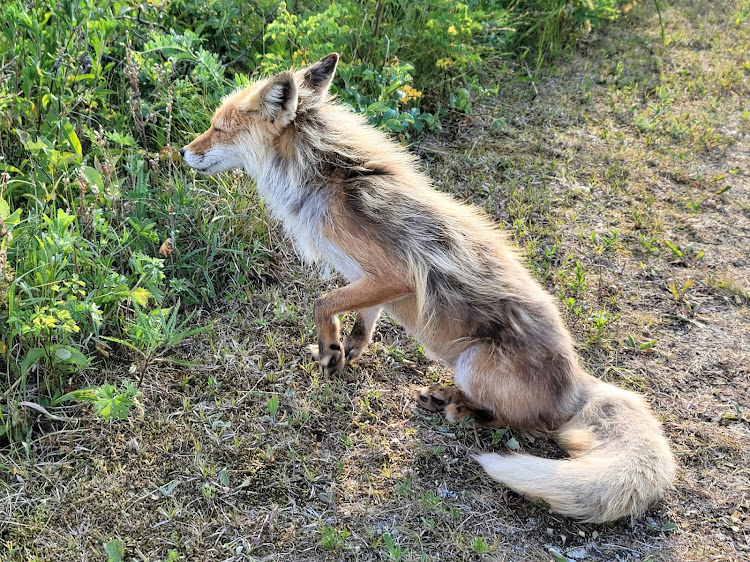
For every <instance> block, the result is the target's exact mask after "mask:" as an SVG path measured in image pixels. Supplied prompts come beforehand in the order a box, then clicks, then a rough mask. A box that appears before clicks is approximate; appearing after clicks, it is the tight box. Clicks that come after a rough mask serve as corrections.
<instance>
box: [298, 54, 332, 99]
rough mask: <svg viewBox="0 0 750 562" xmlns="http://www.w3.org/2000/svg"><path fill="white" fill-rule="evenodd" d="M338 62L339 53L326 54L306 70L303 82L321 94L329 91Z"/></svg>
mask: <svg viewBox="0 0 750 562" xmlns="http://www.w3.org/2000/svg"><path fill="white" fill-rule="evenodd" d="M338 63H339V54H338V53H331V54H330V55H326V56H324V57H323V58H322V59H320V60H319V61H318V62H316V63H315V64H312V65H310V66H309V67H308V68H307V70H305V74H304V76H303V84H304V85H305V86H307V87H308V88H311V89H312V90H314V91H315V92H316V93H318V94H320V95H323V94H325V93H327V92H328V88H329V87H330V85H331V80H333V73H334V72H335V71H336V65H337V64H338Z"/></svg>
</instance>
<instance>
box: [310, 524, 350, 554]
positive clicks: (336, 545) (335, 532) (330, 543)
mask: <svg viewBox="0 0 750 562" xmlns="http://www.w3.org/2000/svg"><path fill="white" fill-rule="evenodd" d="M318 532H319V533H320V544H321V545H323V548H325V549H326V550H331V551H336V550H341V549H343V548H344V547H345V546H346V539H347V538H349V536H350V535H351V533H350V532H349V531H348V530H346V529H341V530H339V529H337V528H336V527H335V526H333V525H326V524H325V523H321V525H320V527H318Z"/></svg>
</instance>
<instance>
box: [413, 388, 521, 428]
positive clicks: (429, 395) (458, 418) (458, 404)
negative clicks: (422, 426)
mask: <svg viewBox="0 0 750 562" xmlns="http://www.w3.org/2000/svg"><path fill="white" fill-rule="evenodd" d="M414 397H415V399H416V401H417V404H418V405H419V406H420V407H421V408H424V409H425V410H429V411H431V412H442V413H443V414H445V417H446V419H447V420H448V421H449V422H452V423H455V422H462V421H465V420H468V421H469V422H471V423H474V424H476V425H482V426H486V427H497V428H502V427H505V426H506V425H507V424H506V423H505V421H504V420H502V419H500V418H498V417H497V416H495V415H494V414H493V413H492V412H490V411H489V410H487V409H485V408H482V407H481V406H480V405H479V404H477V403H476V402H474V401H473V400H471V399H470V398H469V397H468V396H467V395H466V394H465V393H464V391H462V390H461V389H459V388H457V387H455V386H442V385H439V384H433V385H431V386H427V387H424V388H421V389H418V390H416V391H415V393H414Z"/></svg>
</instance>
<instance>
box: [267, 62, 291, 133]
mask: <svg viewBox="0 0 750 562" xmlns="http://www.w3.org/2000/svg"><path fill="white" fill-rule="evenodd" d="M259 96H260V100H259V101H260V103H259V105H260V114H261V115H262V116H263V117H265V118H266V119H268V120H269V121H270V122H271V123H276V124H277V125H280V126H284V125H287V124H288V123H291V122H292V121H294V118H295V116H296V114H297V83H296V82H295V81H294V75H293V74H292V73H291V72H288V71H286V72H282V73H280V74H277V75H276V76H273V77H271V78H270V79H269V80H268V83H267V84H266V85H265V86H263V89H262V90H261V91H260V93H259Z"/></svg>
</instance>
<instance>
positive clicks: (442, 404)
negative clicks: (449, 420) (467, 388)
mask: <svg viewBox="0 0 750 562" xmlns="http://www.w3.org/2000/svg"><path fill="white" fill-rule="evenodd" d="M462 395H463V392H461V391H460V390H459V389H457V388H454V387H451V386H441V385H439V384H433V385H430V386H426V387H424V388H419V389H417V390H415V391H414V398H415V399H416V401H417V404H418V405H419V406H420V407H421V408H424V409H425V410H429V411H430V412H444V411H445V409H446V408H447V407H448V406H449V405H450V404H452V403H453V402H455V401H456V400H457V399H460V398H461V397H462Z"/></svg>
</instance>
